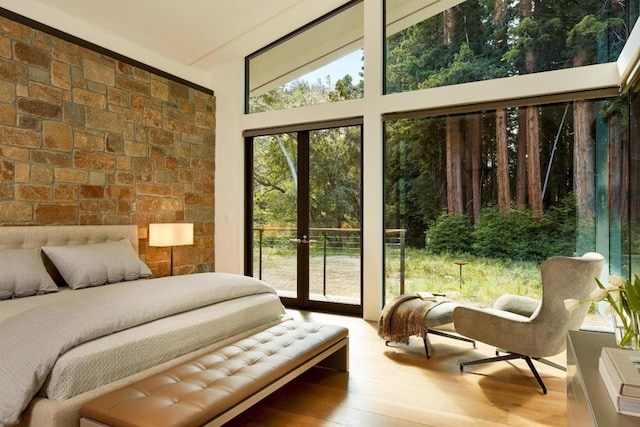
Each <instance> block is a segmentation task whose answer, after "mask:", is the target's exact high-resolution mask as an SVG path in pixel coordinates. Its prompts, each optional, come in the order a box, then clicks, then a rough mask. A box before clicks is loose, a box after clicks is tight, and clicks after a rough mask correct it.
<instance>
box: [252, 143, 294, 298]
mask: <svg viewBox="0 0 640 427" xmlns="http://www.w3.org/2000/svg"><path fill="white" fill-rule="evenodd" d="M297 156H298V141H297V135H296V134H295V133H291V134H288V133H287V134H278V135H269V136H261V137H257V138H254V139H253V239H252V240H253V254H252V255H253V256H252V262H253V276H254V277H257V278H259V279H261V280H264V281H265V282H267V283H269V284H270V285H271V286H273V287H274V288H275V289H276V291H277V292H278V294H279V295H280V296H282V297H286V298H297V297H298V290H297V283H298V280H297V256H298V244H297V240H296V239H297V227H296V224H297V218H298V210H297V193H298V172H297V167H296V165H297V162H298V160H297Z"/></svg>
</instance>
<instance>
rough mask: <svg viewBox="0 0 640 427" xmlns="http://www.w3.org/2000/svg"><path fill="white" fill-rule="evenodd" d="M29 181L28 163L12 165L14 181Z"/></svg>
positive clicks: (29, 170)
mask: <svg viewBox="0 0 640 427" xmlns="http://www.w3.org/2000/svg"><path fill="white" fill-rule="evenodd" d="M30 179H31V165H30V164H29V163H23V162H15V163H14V181H15V182H29V181H30Z"/></svg>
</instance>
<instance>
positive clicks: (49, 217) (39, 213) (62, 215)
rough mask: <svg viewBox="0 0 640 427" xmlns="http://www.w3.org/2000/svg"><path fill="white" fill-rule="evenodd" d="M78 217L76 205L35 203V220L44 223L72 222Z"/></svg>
mask: <svg viewBox="0 0 640 427" xmlns="http://www.w3.org/2000/svg"><path fill="white" fill-rule="evenodd" d="M77 218H78V207H77V206H75V205H62V204H59V203H57V204H40V203H39V204H37V205H36V206H35V220H36V221H37V222H39V223H44V224H63V223H73V222H75V221H76V219H77Z"/></svg>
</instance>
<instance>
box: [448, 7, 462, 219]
mask: <svg viewBox="0 0 640 427" xmlns="http://www.w3.org/2000/svg"><path fill="white" fill-rule="evenodd" d="M454 35H455V9H453V8H450V9H447V10H445V12H444V36H443V37H444V39H443V43H444V45H445V46H450V45H451V44H453V42H454ZM446 143H447V210H448V212H449V213H450V214H454V213H463V212H464V204H463V191H462V155H463V149H462V136H461V134H460V118H459V117H456V116H452V117H447V141H446Z"/></svg>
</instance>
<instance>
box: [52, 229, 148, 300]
mask: <svg viewBox="0 0 640 427" xmlns="http://www.w3.org/2000/svg"><path fill="white" fill-rule="evenodd" d="M42 251H43V252H44V253H45V254H46V255H47V256H48V257H49V259H50V260H51V262H52V263H53V265H55V266H56V268H57V269H58V271H59V272H60V275H61V276H62V278H63V279H64V281H65V282H67V284H68V285H69V287H71V288H72V289H79V288H87V287H90V286H100V285H104V284H105V283H116V282H122V281H124V280H136V279H140V278H145V277H149V276H151V270H149V267H147V266H146V264H145V263H143V262H142V261H140V258H138V254H137V253H136V251H135V250H134V249H133V246H131V242H130V241H129V239H122V240H120V241H118V242H106V243H95V244H91V245H80V246H43V247H42Z"/></svg>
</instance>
